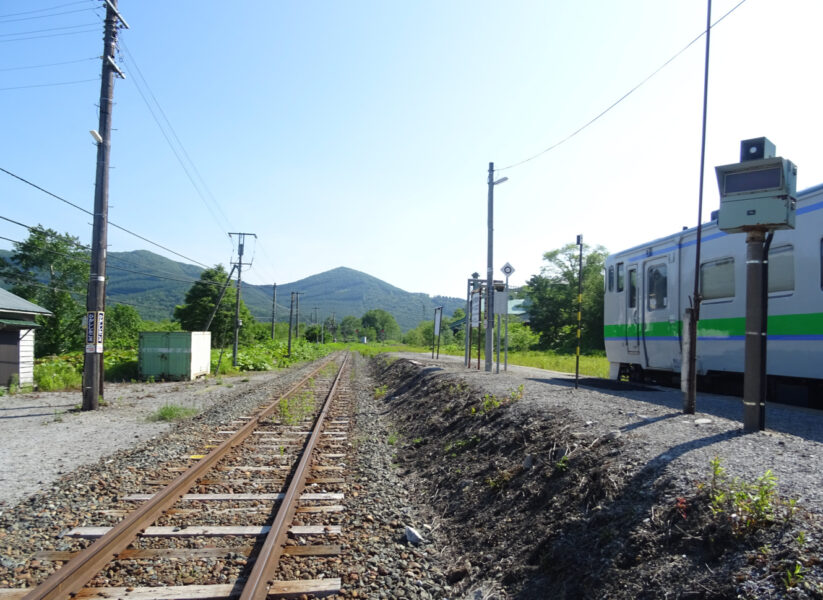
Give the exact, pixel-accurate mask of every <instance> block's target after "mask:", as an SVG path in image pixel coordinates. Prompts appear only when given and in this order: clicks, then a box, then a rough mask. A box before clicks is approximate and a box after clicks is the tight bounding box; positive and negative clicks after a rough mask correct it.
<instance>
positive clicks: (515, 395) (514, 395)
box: [509, 383, 526, 402]
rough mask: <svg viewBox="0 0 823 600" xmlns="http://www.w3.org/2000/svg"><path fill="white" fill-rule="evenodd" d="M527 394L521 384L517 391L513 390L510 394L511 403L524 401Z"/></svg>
mask: <svg viewBox="0 0 823 600" xmlns="http://www.w3.org/2000/svg"><path fill="white" fill-rule="evenodd" d="M525 393H526V391H525V388H524V387H523V384H522V383H521V384H520V385H518V386H517V389H516V390H512V391H511V392H509V401H510V402H517V401H518V400H522V399H523V396H524V394H525Z"/></svg>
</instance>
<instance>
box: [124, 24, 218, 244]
mask: <svg viewBox="0 0 823 600" xmlns="http://www.w3.org/2000/svg"><path fill="white" fill-rule="evenodd" d="M121 45H122V47H123V50H124V51H125V53H126V55H127V56H128V59H129V61H130V64H131V66H133V67H134V71H135V73H136V75H137V77H134V78H133V81H134V84H135V87H136V88H137V92H138V93H139V94H140V97H141V98H142V99H143V102H144V103H145V105H146V107H147V108H148V109H149V113H150V114H151V116H152V118H153V119H154V122H155V123H156V124H157V127H158V128H159V129H160V133H162V135H163V137H164V138H165V140H166V143H167V144H168V145H169V148H171V151H172V153H173V154H174V156H175V157H176V158H177V162H178V163H180V166H181V167H182V169H183V172H184V173H185V174H186V177H188V179H189V181H190V182H191V184H192V187H193V188H194V190H195V191H196V192H197V195H198V196H199V197H200V200H201V201H202V202H203V204H204V206H205V207H206V208H207V209H208V211H209V213H210V214H211V216H212V218H213V219H214V220H215V223H217V226H218V228H219V229H220V231H221V232H222V233H226V229H225V228H224V226H223V225H221V224H220V222H219V219H218V217H217V215H216V214H215V212H214V210H213V209H212V207H211V206H210V204H209V202H208V200H207V199H206V195H208V196H209V197H210V198H211V202H212V204H213V205H214V207H215V208H216V209H217V211H218V212H219V213H220V216H221V217H222V218H223V221H224V222H225V223H226V224H228V225H229V228H231V229H233V227H231V223H230V221H229V219H228V217H227V216H226V214H225V212H223V209H222V207H221V206H220V203H219V202H218V201H217V199H216V198H215V196H214V194H213V193H212V191H211V189H210V188H209V186H208V184H207V183H206V181H205V179H204V178H203V176H202V174H201V173H200V170H199V169H198V168H197V165H196V164H195V163H194V161H193V160H192V159H191V156H189V153H188V152H187V151H186V147H185V146H184V145H183V142H182V141H181V140H180V137H179V136H178V135H177V132H176V131H175V129H174V126H173V125H172V124H171V121H170V120H169V118H168V116H167V115H166V112H165V111H164V110H163V107H162V105H161V104H160V102H159V101H158V100H157V97H156V96H155V95H154V92H152V90H151V86H149V83H148V81H147V80H146V78H145V76H144V75H143V72H142V71H141V69H140V67H139V66H138V64H137V61H136V60H135V59H134V56H133V55H132V53H131V51H130V50H129V48H128V46H127V45H126V43H125V42H123V41H122V40H121ZM143 86H144V87H145V88H146V92H147V93H148V95H149V96H151V99H152V101H153V102H154V106H156V107H157V111H158V112H159V113H160V116H161V117H162V119H163V122H164V123H165V126H164V125H163V123H161V121H160V118H158V116H157V114H156V113H155V110H154V106H152V103H151V102H149V99H148V98H147V97H146V93H144V92H143V89H142V87H143ZM166 128H168V132H167V131H166ZM170 136H171V137H170ZM172 138H174V141H175V142H176V146H175V144H174V143H173V142H172ZM178 148H179V149H180V152H178V150H177V149H178ZM181 153H182V156H181ZM184 158H185V160H184ZM187 163H188V166H187ZM189 166H190V167H191V171H193V172H194V175H196V177H197V180H198V181H199V184H198V183H197V181H195V177H194V175H192V173H191V172H190V171H189ZM201 187H202V190H201ZM203 190H205V194H204V193H203Z"/></svg>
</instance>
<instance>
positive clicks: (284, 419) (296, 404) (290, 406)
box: [272, 381, 314, 425]
mask: <svg viewBox="0 0 823 600" xmlns="http://www.w3.org/2000/svg"><path fill="white" fill-rule="evenodd" d="M311 383H312V382H311V381H310V382H309V384H311ZM311 387H313V386H311ZM278 409H279V412H278V415H277V416H276V417H272V420H276V419H277V417H279V419H280V423H282V424H284V425H297V424H298V423H300V422H301V421H303V420H304V419H306V418H308V417H309V416H311V415H312V414H314V392H313V391H312V390H310V389H307V390H303V392H302V393H300V394H299V395H296V396H290V397H288V398H281V399H280V402H279V403H278Z"/></svg>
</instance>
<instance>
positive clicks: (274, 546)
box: [240, 354, 349, 600]
mask: <svg viewBox="0 0 823 600" xmlns="http://www.w3.org/2000/svg"><path fill="white" fill-rule="evenodd" d="M348 360H349V354H346V355H345V357H344V359H343V362H342V363H341V365H340V370H339V371H338V372H337V376H336V377H335V378H334V383H333V384H332V386H331V389H330V390H329V393H328V395H327V396H326V400H325V402H324V403H323V410H322V411H320V414H319V415H318V417H317V420H316V421H315V424H314V428H313V429H312V434H311V436H310V437H309V439H308V441H307V442H306V445H305V447H304V449H303V456H302V457H301V458H300V462H299V463H298V465H297V469H296V470H295V472H294V475H293V476H292V479H291V483H290V484H289V489H288V490H286V493H285V496H284V498H283V500H282V502H281V503H280V508H279V509H278V511H277V514H276V515H275V518H274V522H273V523H272V525H271V529H270V530H269V533H268V534H267V535H266V540H265V542H263V546H262V547H261V548H260V552H259V553H258V555H257V558H256V559H255V561H254V567H252V570H251V573H250V574H249V577H248V579H247V580H246V584H245V585H244V586H243V591H242V592H241V593H240V600H265V599H266V597H267V596H268V592H269V587H270V586H271V585H272V583H273V582H272V578H273V576H274V573H275V571H276V570H277V567H278V564H279V562H280V556H281V555H282V554H283V548H284V547H285V544H286V536H287V535H288V531H289V526H290V525H291V522H292V519H293V518H294V515H295V511H296V509H297V502H298V500H299V499H300V494H302V493H303V489H304V488H305V487H306V478H307V477H308V475H309V472H310V466H311V460H312V453H313V452H314V449H315V447H316V446H317V441H318V440H319V439H320V435H321V433H322V432H323V424H324V423H325V420H326V415H327V414H328V412H329V408H330V407H331V403H332V399H333V398H334V396H335V394H336V393H337V386H338V384H339V383H340V381H341V379H342V375H343V369H345V367H346V364H347V363H348Z"/></svg>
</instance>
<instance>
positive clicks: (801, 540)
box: [794, 531, 806, 548]
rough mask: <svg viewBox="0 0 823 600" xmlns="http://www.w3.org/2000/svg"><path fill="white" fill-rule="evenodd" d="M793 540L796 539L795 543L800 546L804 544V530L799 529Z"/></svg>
mask: <svg viewBox="0 0 823 600" xmlns="http://www.w3.org/2000/svg"><path fill="white" fill-rule="evenodd" d="M794 541H796V542H797V545H798V546H800V547H801V548H802V547H803V546H805V545H806V532H805V531H801V532H800V533H798V534H797V537H796V538H794Z"/></svg>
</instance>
